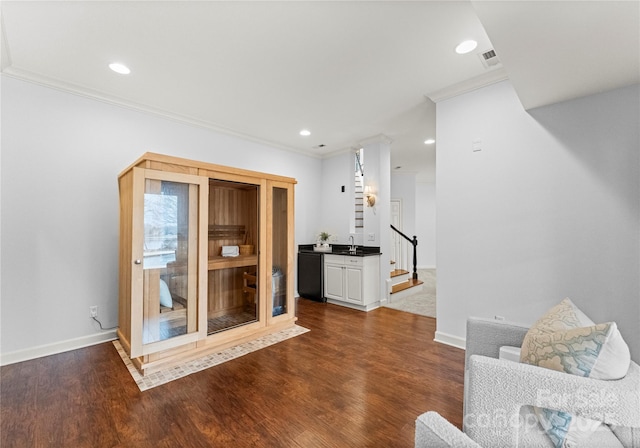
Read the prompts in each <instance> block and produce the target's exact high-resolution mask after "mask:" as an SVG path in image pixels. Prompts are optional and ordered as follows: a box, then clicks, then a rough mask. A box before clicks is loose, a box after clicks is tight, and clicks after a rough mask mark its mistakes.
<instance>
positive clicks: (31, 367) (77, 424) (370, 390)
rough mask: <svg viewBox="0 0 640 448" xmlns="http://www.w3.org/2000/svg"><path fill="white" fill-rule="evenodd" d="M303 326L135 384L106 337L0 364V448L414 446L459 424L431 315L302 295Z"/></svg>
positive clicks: (457, 379) (458, 369)
mask: <svg viewBox="0 0 640 448" xmlns="http://www.w3.org/2000/svg"><path fill="white" fill-rule="evenodd" d="M297 314H298V317H299V320H298V323H299V324H300V325H302V326H303V327H306V328H309V329H310V330H311V331H310V332H308V333H305V334H303V335H301V336H297V337H295V338H292V339H289V340H287V341H284V342H281V343H279V344H276V345H274V346H271V347H267V348H265V349H262V350H259V351H257V352H254V353H251V354H249V355H246V356H243V357H241V358H238V359H236V360H233V361H229V362H227V363H224V364H222V365H219V366H216V367H212V368H210V369H208V370H205V371H202V372H199V373H196V374H192V375H190V376H188V377H185V378H182V379H180V380H176V381H173V382H171V383H169V384H166V385H163V386H159V387H157V388H155V389H151V390H148V391H146V392H140V391H139V390H138V388H137V386H136V385H135V383H134V382H133V380H132V379H131V376H130V375H129V373H128V372H127V370H126V368H125V366H124V365H123V363H122V361H121V360H120V358H119V357H118V354H117V352H116V350H115V348H114V347H113V344H111V343H104V344H99V345H96V346H93V347H88V348H84V349H80V350H75V351H72V352H67V353H62V354H59V355H54V356H49V357H45V358H40V359H36V360H32V361H27V362H23V363H18V364H13V365H9V366H4V367H2V368H1V369H0V374H1V383H0V418H1V422H0V446H2V447H3V448H9V447H56V448H58V447H92V448H93V447H122V448H124V447H127V448H130V447H136V448H138V447H140V448H145V447H234V448H235V447H295V448H314V447H320V448H324V447H326V448H329V447H331V448H336V447H413V443H414V442H413V439H414V428H415V426H414V422H415V419H416V417H417V416H418V415H419V414H421V413H423V412H426V411H427V410H435V411H438V412H440V413H441V414H442V415H443V416H444V417H445V418H447V419H448V420H449V421H451V422H452V423H453V424H455V425H456V426H458V427H460V425H461V420H462V388H463V364H464V352H463V351H462V350H459V349H455V348H452V347H448V346H446V345H442V344H438V343H435V342H433V337H434V331H435V319H433V318H429V317H424V316H418V315H414V314H409V313H405V312H402V311H397V310H393V309H389V308H379V309H376V310H374V311H371V312H369V313H364V312H360V311H356V310H352V309H349V308H344V307H340V306H337V305H331V304H326V303H317V302H312V301H309V300H306V299H298V302H297Z"/></svg>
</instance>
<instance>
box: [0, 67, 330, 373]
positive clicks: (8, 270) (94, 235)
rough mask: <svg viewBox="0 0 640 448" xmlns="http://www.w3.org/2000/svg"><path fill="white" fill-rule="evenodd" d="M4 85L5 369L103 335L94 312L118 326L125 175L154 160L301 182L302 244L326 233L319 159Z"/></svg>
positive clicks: (5, 81) (14, 83) (23, 85)
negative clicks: (144, 159) (142, 160)
mask: <svg viewBox="0 0 640 448" xmlns="http://www.w3.org/2000/svg"><path fill="white" fill-rule="evenodd" d="M1 82H2V98H1V100H2V141H1V143H2V166H1V170H2V171H1V187H0V191H1V194H2V197H1V202H0V204H1V206H2V209H1V223H0V226H1V228H2V235H1V238H2V240H1V244H2V251H1V268H2V271H1V273H0V275H1V278H2V285H1V288H2V289H1V303H0V307H1V310H2V313H1V319H2V321H1V341H2V346H1V347H0V355H1V356H2V362H3V363H4V362H5V360H6V359H7V358H13V359H18V358H20V356H22V355H21V354H26V355H25V356H28V354H29V353H31V354H33V353H36V352H38V353H42V354H47V352H48V351H51V350H54V351H55V349H56V347H58V348H59V347H70V348H73V347H74V345H78V344H83V341H88V340H94V339H92V338H93V337H94V336H95V335H99V334H102V333H101V332H100V330H99V328H98V326H97V324H96V323H94V322H93V321H92V320H91V319H90V318H89V306H91V305H98V307H99V318H100V319H101V320H102V323H103V325H104V326H106V327H110V326H113V325H116V324H117V323H118V322H117V315H118V313H117V308H118V229H119V226H118V220H119V218H118V213H119V199H118V183H117V177H118V174H119V173H120V172H121V171H122V170H123V169H125V168H126V167H127V166H129V165H130V164H131V163H133V162H134V161H135V160H136V159H137V158H138V157H140V156H141V155H142V154H143V153H144V152H147V151H151V152H157V153H163V154H169V155H173V156H177V157H184V158H188V159H194V160H202V161H206V162H212V163H216V164H220V165H227V166H233V167H238V168H244V169H250V170H255V171H261V172H268V173H274V174H279V175H283V176H290V177H294V178H296V179H297V181H298V184H297V185H296V190H295V207H296V210H295V226H296V228H295V235H296V243H302V242H308V239H309V235H311V234H312V233H313V232H314V231H315V227H316V223H317V222H318V221H319V218H320V211H319V209H318V207H317V202H318V196H319V194H320V193H319V192H320V191H321V182H320V180H321V179H320V174H321V160H320V159H316V158H312V157H307V156H305V155H302V154H297V153H293V152H289V151H284V150H280V149H275V148H273V147H269V146H266V145H263V144H259V143H256V142H253V141H249V140H244V139H240V138H238V137H233V136H230V135H227V134H221V133H217V132H214V131H212V130H209V129H204V128H201V127H196V126H191V125H188V124H183V123H179V122H176V121H172V120H169V119H165V118H161V117H158V116H155V115H151V114H146V113H142V112H137V111H134V110H131V109H126V108H123V107H119V106H115V105H111V104H107V103H103V102H99V101H95V100H92V99H89V98H85V97H82V96H78V95H74V94H70V93H66V92H62V91H59V90H54V89H50V88H46V87H42V86H39V85H36V84H32V83H28V82H24V81H20V80H17V79H14V78H10V77H7V76H6V75H2V77H1ZM43 347H44V348H43ZM16 353H17V355H16ZM7 354H9V355H11V356H8V357H7V356H6V355H7ZM14 355H15V356H14Z"/></svg>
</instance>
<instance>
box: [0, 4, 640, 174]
mask: <svg viewBox="0 0 640 448" xmlns="http://www.w3.org/2000/svg"><path fill="white" fill-rule="evenodd" d="M639 5H640V3H638V2H637V1H625V2H611V1H602V2H599V1H569V2H564V1H556V2H540V1H533V2H526V1H495V2H493V1H478V2H473V4H472V3H471V2H468V1H409V2H398V1H353V2H338V1H318V2H306V1H288V2H271V1H258V2H244V1H236V2H206V1H142V2H114V1H99V2H98V1H60V2H56V1H46V2H31V1H3V2H2V5H1V10H2V22H3V23H2V25H3V33H2V38H3V42H2V50H3V51H2V71H3V73H5V74H7V75H10V76H15V77H18V78H21V79H27V80H32V81H35V82H38V83H42V84H46V85H50V86H53V87H57V88H62V89H65V90H71V91H74V92H79V93H81V94H86V95H89V96H93V97H97V98H100V99H103V100H106V101H111V102H115V103H119V104H124V105H127V106H130V107H135V108H138V109H142V110H148V111H153V112H156V113H160V114H163V115H165V116H169V117H172V118H175V119H179V120H185V121H189V122H192V123H196V124H200V125H203V126H207V127H210V128H213V129H218V130H222V131H225V132H230V133H233V134H236V135H240V136H243V137H246V138H250V139H252V140H257V141H261V142H266V143H268V144H270V145H273V146H276V147H281V148H286V149H290V150H294V151H300V152H304V153H307V154H313V155H317V156H323V155H326V154H330V153H332V152H336V151H341V150H344V149H346V148H350V147H357V146H358V144H359V142H362V141H363V140H366V139H368V138H370V137H373V136H375V135H379V134H384V135H386V136H388V137H390V138H391V139H392V140H393V144H392V161H391V164H392V165H391V166H392V167H395V166H402V168H401V169H400V170H399V171H413V172H418V173H419V176H418V179H419V180H427V181H428V180H433V178H434V174H433V173H434V161H435V148H436V145H432V146H426V145H424V143H423V142H424V140H425V139H427V138H429V137H436V136H435V105H434V103H433V102H432V101H431V100H430V99H429V98H435V99H437V98H445V97H447V96H448V95H450V94H451V93H452V92H458V91H459V90H460V89H469V88H473V87H474V86H477V85H480V84H482V83H483V82H484V83H486V82H487V79H491V80H496V79H502V78H504V76H505V75H508V76H509V77H510V79H511V81H512V83H513V84H514V87H515V88H516V91H517V93H518V95H519V97H520V99H521V101H522V102H523V104H524V106H525V107H526V108H530V107H536V106H540V105H544V104H550V103H553V102H556V101H561V100H565V99H569V98H574V97H577V96H582V95H586V94H590V93H594V92H598V91H602V90H608V89H611V88H615V87H619V86H623V85H628V84H633V83H638V82H640V70H639V67H640V64H639V55H640V42H639V41H640V24H639V22H640V7H639ZM485 30H486V31H485ZM470 38H471V39H475V40H477V41H478V42H479V45H478V48H477V50H476V51H474V52H473V53H471V54H467V55H463V56H460V55H457V54H456V53H455V52H454V51H453V50H454V47H455V46H456V45H457V44H458V43H459V42H460V41H462V40H465V39H470ZM489 38H491V42H490V40H489ZM492 44H493V45H492ZM490 48H495V50H496V52H497V54H498V56H499V58H500V60H501V61H502V65H503V67H502V66H498V67H494V68H491V69H486V68H485V67H484V66H483V64H482V63H481V61H480V58H479V56H478V53H480V52H482V51H485V50H488V49H490ZM113 61H119V62H123V63H125V64H127V65H128V66H129V67H130V68H131V70H132V73H131V74H130V75H128V76H123V75H117V74H115V73H113V72H111V71H110V70H109V69H108V68H107V65H108V64H109V63H110V62H113ZM303 128H307V129H309V130H310V131H311V133H312V134H311V136H309V137H301V136H300V135H299V134H298V132H299V131H300V130H301V129H303ZM320 144H323V145H326V146H325V147H323V148H318V147H317V146H318V145H320Z"/></svg>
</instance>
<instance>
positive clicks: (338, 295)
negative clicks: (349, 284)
mask: <svg viewBox="0 0 640 448" xmlns="http://www.w3.org/2000/svg"><path fill="white" fill-rule="evenodd" d="M324 296H325V297H326V298H327V299H336V300H343V298H344V266H339V265H335V264H326V263H325V265H324Z"/></svg>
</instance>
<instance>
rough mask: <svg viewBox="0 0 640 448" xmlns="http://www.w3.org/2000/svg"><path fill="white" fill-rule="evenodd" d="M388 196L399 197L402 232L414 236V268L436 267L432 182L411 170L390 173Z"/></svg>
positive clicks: (433, 190) (433, 188)
mask: <svg viewBox="0 0 640 448" xmlns="http://www.w3.org/2000/svg"><path fill="white" fill-rule="evenodd" d="M391 198H392V199H401V200H402V214H403V217H402V220H403V221H402V225H403V229H401V230H403V233H404V234H405V235H407V236H408V237H412V236H413V235H416V236H417V237H418V250H417V258H418V268H419V269H426V268H435V267H436V185H435V183H424V182H416V175H415V174H411V173H392V174H391Z"/></svg>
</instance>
